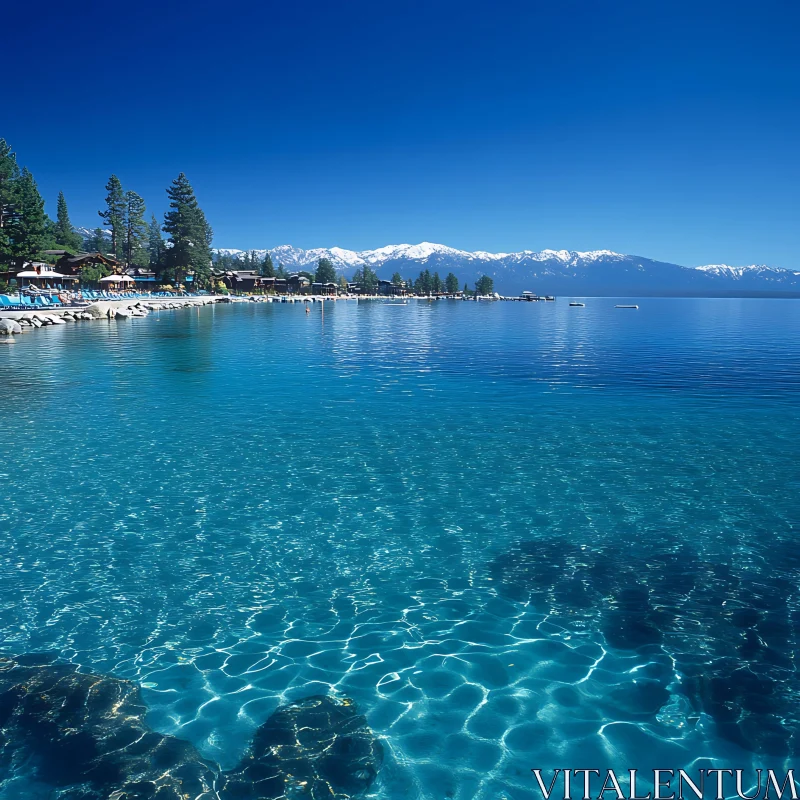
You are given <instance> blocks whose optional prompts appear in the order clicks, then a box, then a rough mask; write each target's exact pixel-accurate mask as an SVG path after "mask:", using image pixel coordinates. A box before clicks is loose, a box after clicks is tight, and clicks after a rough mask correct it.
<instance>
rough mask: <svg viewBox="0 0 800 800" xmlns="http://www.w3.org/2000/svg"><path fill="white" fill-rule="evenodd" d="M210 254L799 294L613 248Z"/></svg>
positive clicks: (718, 269) (508, 290)
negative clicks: (248, 254) (499, 251)
mask: <svg viewBox="0 0 800 800" xmlns="http://www.w3.org/2000/svg"><path fill="white" fill-rule="evenodd" d="M76 231H77V232H78V233H80V234H81V235H82V236H83V237H84V239H88V238H89V237H90V236H93V235H94V231H91V230H89V229H88V228H76ZM214 252H215V253H216V254H220V255H222V254H225V255H230V256H233V257H234V258H235V259H237V260H242V259H244V258H245V255H246V254H247V253H248V252H255V254H256V256H257V257H258V258H259V259H262V260H263V258H264V256H265V255H266V253H267V252H269V253H270V255H271V256H272V260H273V262H274V263H275V266H276V267H277V265H278V264H279V263H280V264H283V266H284V267H285V268H286V269H287V270H289V271H293V270H308V271H310V272H313V271H314V269H315V267H316V264H317V262H318V261H319V259H320V258H328V259H330V260H331V262H332V263H333V265H334V267H335V268H336V270H337V271H338V272H339V273H340V274H342V275H345V276H347V277H348V278H349V277H352V275H353V273H354V272H355V271H356V269H358V268H359V267H363V266H364V265H365V264H366V265H369V266H370V267H371V268H372V269H373V270H375V272H377V273H378V276H379V277H381V278H387V279H389V278H391V277H392V275H393V274H394V273H395V272H399V273H400V275H401V276H402V277H403V278H404V279H413V278H416V277H417V276H418V275H419V273H420V272H421V271H422V270H425V269H428V270H430V271H431V272H438V273H439V274H440V275H441V277H442V278H444V277H445V276H446V275H447V273H448V272H453V273H454V274H455V275H456V276H457V277H458V280H459V284H460V285H462V286H463V285H464V283H467V284H469V285H470V286H472V285H474V283H475V281H476V280H477V279H478V278H480V277H481V276H482V275H488V276H489V277H490V278H492V279H493V280H494V283H495V288H496V289H497V291H499V292H500V293H501V294H505V295H518V294H521V293H522V292H523V291H532V292H537V293H539V294H556V295H558V294H560V295H575V296H580V295H597V296H632V295H640V296H647V295H651V296H659V295H661V296H665V295H667V296H668V295H675V296H696V297H710V296H718V297H720V296H722V297H724V296H800V271H797V270H789V269H780V268H778V267H770V266H767V265H765V264H751V265H749V266H742V267H737V266H729V265H727V264H707V265H704V266H699V267H684V266H681V265H679V264H671V263H668V262H665V261H655V260H653V259H649V258H645V257H643V256H636V255H625V254H623V253H615V252H614V251H612V250H591V251H588V252H583V251H578V250H539V251H534V250H523V251H521V252H518V253H488V252H485V251H482V250H478V251H475V252H469V251H467V250H457V249H456V248H454V247H448V246H447V245H443V244H434V243H432V242H420V243H419V244H396V245H387V246H386V247H379V248H377V249H375V250H361V251H356V250H346V249H344V248H341V247H330V248H328V247H318V248H313V249H310V250H304V249H302V248H299V247H292V246H291V245H288V244H284V245H280V246H278V247H273V248H270V249H269V250H264V249H262V250H254V251H245V250H238V249H231V248H217V249H215V250H214Z"/></svg>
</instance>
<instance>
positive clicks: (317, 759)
mask: <svg viewBox="0 0 800 800" xmlns="http://www.w3.org/2000/svg"><path fill="white" fill-rule="evenodd" d="M382 762H383V748H382V746H381V744H380V742H379V741H378V740H377V739H376V738H375V736H374V735H373V733H372V731H370V729H369V726H368V725H367V720H366V719H365V718H364V717H363V716H362V715H361V714H359V713H358V711H357V709H356V708H355V706H354V705H353V704H352V702H351V701H349V700H341V701H340V700H336V699H334V698H332V697H327V696H323V695H318V696H314V697H308V698H305V699H303V700H300V701H298V702H295V703H290V704H289V705H286V706H281V707H280V708H279V709H278V710H277V711H275V713H274V714H273V715H272V716H271V717H270V718H269V719H268V720H267V721H266V722H265V723H264V724H263V725H262V726H261V727H260V728H259V729H258V730H257V731H256V733H255V736H254V737H253V743H252V745H251V747H250V751H249V752H248V753H247V755H246V756H245V758H244V759H243V760H242V762H241V763H240V764H239V766H238V767H237V768H236V769H234V770H232V771H230V772H228V773H226V774H225V777H224V786H223V789H222V791H221V792H220V798H222V800H267V799H269V800H278V799H279V798H284V797H289V796H291V797H297V796H304V795H307V796H308V797H310V798H312V799H313V800H317V798H323V797H324V798H348V797H357V796H359V795H361V794H362V793H364V792H365V791H367V790H368V789H369V787H370V786H371V785H372V783H373V781H374V780H375V778H376V776H377V774H378V770H379V769H380V767H381V764H382Z"/></svg>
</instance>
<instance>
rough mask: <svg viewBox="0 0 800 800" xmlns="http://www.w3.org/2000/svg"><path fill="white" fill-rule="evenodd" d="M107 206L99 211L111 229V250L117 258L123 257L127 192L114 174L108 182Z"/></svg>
mask: <svg viewBox="0 0 800 800" xmlns="http://www.w3.org/2000/svg"><path fill="white" fill-rule="evenodd" d="M106 191H107V192H108V194H107V195H106V208H105V211H98V212H97V213H98V214H99V215H100V218H101V219H102V220H103V222H105V223H106V225H108V227H109V228H110V229H111V251H112V252H113V253H114V256H115V257H116V258H122V256H123V253H124V243H125V192H123V191H122V183H121V182H120V179H119V178H118V177H117V176H116V175H112V176H111V177H110V178H109V179H108V183H107V184H106Z"/></svg>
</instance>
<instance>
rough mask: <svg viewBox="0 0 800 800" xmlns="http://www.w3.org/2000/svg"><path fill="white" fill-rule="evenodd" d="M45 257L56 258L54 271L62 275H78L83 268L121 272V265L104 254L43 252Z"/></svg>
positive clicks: (65, 251) (64, 251)
mask: <svg viewBox="0 0 800 800" xmlns="http://www.w3.org/2000/svg"><path fill="white" fill-rule="evenodd" d="M44 252H45V255H48V256H54V257H55V258H56V263H55V267H54V269H55V271H56V272H61V273H63V274H64V275H79V274H80V271H81V270H82V269H83V268H84V267H97V266H104V267H107V268H108V269H110V270H111V271H112V272H113V273H119V272H121V271H122V268H123V264H122V262H121V261H118V260H117V259H116V258H114V257H113V256H110V255H106V254H104V253H97V252H95V253H72V252H70V251H69V250H45V251H44Z"/></svg>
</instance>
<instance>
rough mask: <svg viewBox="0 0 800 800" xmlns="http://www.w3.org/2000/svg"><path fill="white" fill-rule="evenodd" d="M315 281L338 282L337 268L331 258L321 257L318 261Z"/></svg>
mask: <svg viewBox="0 0 800 800" xmlns="http://www.w3.org/2000/svg"><path fill="white" fill-rule="evenodd" d="M314 281H315V282H316V283H336V268H335V267H334V266H333V263H332V262H331V260H330V259H329V258H321V259H320V260H319V261H318V262H317V271H316V274H315V275H314Z"/></svg>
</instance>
